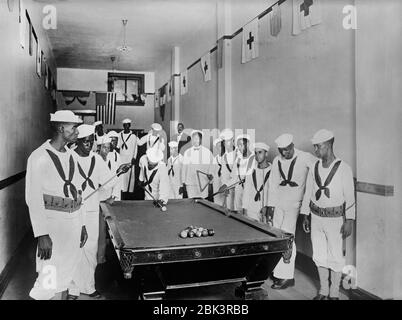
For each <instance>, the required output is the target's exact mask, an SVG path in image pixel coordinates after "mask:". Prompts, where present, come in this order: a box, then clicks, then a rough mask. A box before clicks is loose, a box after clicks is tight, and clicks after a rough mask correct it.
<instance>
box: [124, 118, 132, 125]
mask: <svg viewBox="0 0 402 320" xmlns="http://www.w3.org/2000/svg"><path fill="white" fill-rule="evenodd" d="M122 123H123V124H125V123H131V120H130V119H128V118H126V119H124V120H123V121H122Z"/></svg>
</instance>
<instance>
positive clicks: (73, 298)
mask: <svg viewBox="0 0 402 320" xmlns="http://www.w3.org/2000/svg"><path fill="white" fill-rule="evenodd" d="M77 299H78V296H75V295H73V294H67V300H77Z"/></svg>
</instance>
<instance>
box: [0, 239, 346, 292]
mask: <svg viewBox="0 0 402 320" xmlns="http://www.w3.org/2000/svg"><path fill="white" fill-rule="evenodd" d="M19 260H20V261H19V263H18V267H17V269H16V270H15V271H14V273H13V276H12V278H11V280H10V282H9V285H8V287H7V288H6V290H5V292H4V294H3V296H2V297H1V299H2V300H26V299H30V297H29V290H30V289H31V288H32V285H33V283H34V281H35V278H36V273H35V248H34V247H33V246H30V247H27V248H26V252H24V254H23V255H22V256H21V257H20V258H19ZM108 268H109V270H108ZM98 269H99V270H97V283H100V285H99V287H100V288H99V290H100V291H101V293H102V294H103V295H104V297H105V299H106V300H127V299H132V298H133V297H132V296H131V294H130V293H131V291H130V286H129V284H126V283H124V282H119V281H115V280H113V279H112V280H110V279H111V278H110V277H109V275H110V272H112V273H113V272H116V268H115V267H114V268H111V269H110V267H105V266H104V265H102V267H101V268H98ZM102 269H103V270H102ZM110 270H112V271H110ZM113 270H114V271H113ZM295 281H296V284H295V286H294V287H292V288H288V289H285V290H273V289H271V288H270V287H271V284H272V280H271V279H268V280H267V281H266V282H265V284H264V288H265V289H266V291H267V293H268V296H263V298H264V299H268V300H310V299H312V298H313V297H314V296H315V295H316V294H317V288H318V283H316V281H314V280H312V279H311V278H309V277H308V276H307V275H306V274H305V273H303V272H302V271H300V270H296V272H295ZM237 285H238V284H231V285H224V286H212V287H201V288H197V289H186V290H180V291H177V292H173V293H171V294H169V295H168V296H167V297H166V298H167V299H172V300H173V299H177V300H186V299H188V300H203V299H210V300H221V299H226V300H237V299H238V298H237V297H236V296H235V295H234V290H235V288H236V286H237ZM79 299H82V300H87V299H90V298H89V297H88V296H85V295H81V296H80V298H79ZM340 299H341V300H347V299H348V298H347V297H346V296H345V295H342V294H341V296H340Z"/></svg>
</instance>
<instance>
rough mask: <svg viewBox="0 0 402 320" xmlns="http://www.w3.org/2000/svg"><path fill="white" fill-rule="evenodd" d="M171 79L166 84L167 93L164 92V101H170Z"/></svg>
mask: <svg viewBox="0 0 402 320" xmlns="http://www.w3.org/2000/svg"><path fill="white" fill-rule="evenodd" d="M172 93H173V92H172V78H170V80H169V81H168V84H167V92H166V99H167V101H168V102H169V101H171V100H172Z"/></svg>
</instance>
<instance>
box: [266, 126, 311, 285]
mask: <svg viewBox="0 0 402 320" xmlns="http://www.w3.org/2000/svg"><path fill="white" fill-rule="evenodd" d="M275 143H276V144H277V146H278V151H279V155H278V156H276V157H275V159H274V161H273V163H272V170H271V177H270V179H269V195H268V216H269V218H273V226H274V227H275V228H278V229H282V230H284V231H286V232H289V233H292V234H295V232H296V223H297V218H298V216H299V212H300V207H301V205H302V200H303V196H304V192H305V189H306V180H307V174H308V171H309V167H310V165H311V164H312V163H313V162H314V161H315V158H314V157H313V155H312V154H310V153H307V152H303V151H300V150H298V149H296V148H295V146H294V143H293V136H292V135H291V134H288V133H285V134H282V135H281V136H279V137H278V138H277V139H276V140H275ZM296 253H297V251H296V245H295V242H293V249H292V256H291V258H290V262H289V263H284V262H283V260H280V261H279V262H278V264H277V266H276V267H275V269H274V283H273V285H272V289H286V288H287V287H291V286H294V283H295V280H294V271H295V259H296Z"/></svg>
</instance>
